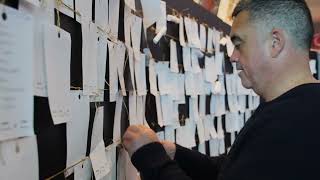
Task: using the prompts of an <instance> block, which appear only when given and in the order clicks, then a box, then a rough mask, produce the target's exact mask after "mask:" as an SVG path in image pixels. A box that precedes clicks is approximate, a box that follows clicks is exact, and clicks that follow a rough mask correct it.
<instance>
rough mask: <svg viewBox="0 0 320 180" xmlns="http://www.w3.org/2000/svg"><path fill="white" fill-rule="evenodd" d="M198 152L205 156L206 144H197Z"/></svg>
mask: <svg viewBox="0 0 320 180" xmlns="http://www.w3.org/2000/svg"><path fill="white" fill-rule="evenodd" d="M198 151H199V152H200V153H202V154H206V144H205V143H202V144H199V145H198Z"/></svg>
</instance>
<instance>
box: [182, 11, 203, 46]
mask: <svg viewBox="0 0 320 180" xmlns="http://www.w3.org/2000/svg"><path fill="white" fill-rule="evenodd" d="M184 23H185V28H186V33H187V37H188V45H189V46H190V47H192V48H197V49H201V42H200V37H199V25H198V23H197V22H196V21H194V20H192V19H190V18H188V17H185V18H184Z"/></svg>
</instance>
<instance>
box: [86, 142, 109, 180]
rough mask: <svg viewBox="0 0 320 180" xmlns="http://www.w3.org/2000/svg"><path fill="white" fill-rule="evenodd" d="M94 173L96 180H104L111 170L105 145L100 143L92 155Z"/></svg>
mask: <svg viewBox="0 0 320 180" xmlns="http://www.w3.org/2000/svg"><path fill="white" fill-rule="evenodd" d="M90 159H91V163H92V168H93V173H94V177H95V178H96V180H100V179H103V178H104V177H105V176H106V175H107V174H108V173H109V172H110V170H111V167H110V162H108V161H107V157H106V152H105V145H104V142H103V141H100V142H99V144H98V145H97V147H96V148H95V149H94V150H93V151H92V152H91V153H90Z"/></svg>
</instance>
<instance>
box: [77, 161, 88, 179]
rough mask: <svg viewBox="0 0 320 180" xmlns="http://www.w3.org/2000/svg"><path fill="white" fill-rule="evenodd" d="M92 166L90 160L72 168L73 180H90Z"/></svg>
mask: <svg viewBox="0 0 320 180" xmlns="http://www.w3.org/2000/svg"><path fill="white" fill-rule="evenodd" d="M91 178H92V164H91V161H90V159H86V160H85V161H84V162H82V163H79V164H77V165H76V166H74V180H91Z"/></svg>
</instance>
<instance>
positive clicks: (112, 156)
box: [106, 144, 117, 180]
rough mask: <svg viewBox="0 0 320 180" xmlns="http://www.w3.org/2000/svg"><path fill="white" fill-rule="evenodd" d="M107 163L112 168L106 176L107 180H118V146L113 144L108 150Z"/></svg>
mask: <svg viewBox="0 0 320 180" xmlns="http://www.w3.org/2000/svg"><path fill="white" fill-rule="evenodd" d="M106 157H107V162H108V164H109V167H110V172H109V173H108V175H107V176H106V179H107V180H117V179H116V178H117V172H116V169H117V146H116V144H111V145H110V146H108V147H107V148H106Z"/></svg>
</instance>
